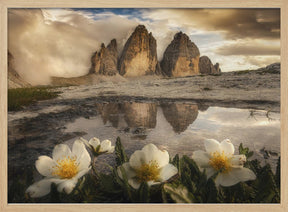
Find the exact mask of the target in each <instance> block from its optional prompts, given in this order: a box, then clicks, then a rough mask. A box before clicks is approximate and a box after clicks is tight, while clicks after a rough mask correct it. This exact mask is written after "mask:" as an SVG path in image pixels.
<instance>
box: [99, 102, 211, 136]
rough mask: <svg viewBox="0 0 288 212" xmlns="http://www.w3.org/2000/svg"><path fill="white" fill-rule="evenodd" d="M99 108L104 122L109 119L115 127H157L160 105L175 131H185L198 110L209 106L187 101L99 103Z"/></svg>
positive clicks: (194, 118)
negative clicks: (158, 103)
mask: <svg viewBox="0 0 288 212" xmlns="http://www.w3.org/2000/svg"><path fill="white" fill-rule="evenodd" d="M96 106H97V110H98V112H99V113H100V114H101V117H102V119H103V122H104V124H107V122H108V121H109V122H110V123H111V124H112V126H113V127H115V128H122V127H129V128H155V127H156V118H157V107H158V106H160V107H161V109H162V111H163V114H164V117H165V119H166V120H167V122H168V123H169V124H170V125H171V126H172V128H173V130H174V132H176V133H181V132H184V131H185V130H186V129H187V127H188V126H189V125H190V124H192V123H193V122H194V121H195V120H196V118H197V116H198V110H207V109H208V107H206V106H201V107H199V106H198V105H197V104H187V103H161V104H160V105H157V104H156V103H138V102H125V103H104V104H100V103H97V104H96Z"/></svg>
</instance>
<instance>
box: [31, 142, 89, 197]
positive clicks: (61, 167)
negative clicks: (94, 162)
mask: <svg viewBox="0 0 288 212" xmlns="http://www.w3.org/2000/svg"><path fill="white" fill-rule="evenodd" d="M90 164H91V158H90V155H89V153H88V152H87V150H86V148H85V145H84V144H83V143H82V142H81V141H80V140H76V141H75V142H74V144H73V147H72V152H71V150H70V148H69V147H68V146H67V145H66V144H58V145H56V146H55V147H54V150H53V152H52V158H50V157H48V156H40V157H39V158H38V160H37V161H36V163H35V166H36V169H37V170H38V172H39V173H40V174H41V175H43V176H45V178H44V179H42V180H40V181H38V182H36V183H34V184H33V185H31V186H29V187H28V189H27V190H26V193H28V194H29V195H30V197H33V198H35V197H42V196H45V195H47V194H48V193H49V192H50V187H51V184H52V183H55V184H56V185H57V190H58V191H59V192H62V191H65V192H66V193H67V194H69V193H71V192H72V190H73V189H74V187H75V185H76V184H77V182H78V179H79V178H81V177H82V176H83V175H85V174H86V173H87V172H88V171H89V169H90Z"/></svg>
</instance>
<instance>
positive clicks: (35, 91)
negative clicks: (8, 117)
mask: <svg viewBox="0 0 288 212" xmlns="http://www.w3.org/2000/svg"><path fill="white" fill-rule="evenodd" d="M57 96H58V93H57V92H54V91H51V88H50V89H49V88H47V87H31V88H13V89H8V111H16V110H21V109H22V108H23V106H27V105H30V104H32V103H34V102H36V101H39V100H46V99H52V98H55V97H57Z"/></svg>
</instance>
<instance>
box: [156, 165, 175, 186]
mask: <svg viewBox="0 0 288 212" xmlns="http://www.w3.org/2000/svg"><path fill="white" fill-rule="evenodd" d="M177 173H178V169H177V168H176V167H175V166H173V165H172V164H170V163H168V164H167V165H166V166H164V167H163V168H162V169H161V170H160V173H159V175H160V177H159V180H160V181H161V182H164V181H166V180H169V179H170V178H171V177H173V176H174V175H175V174H177Z"/></svg>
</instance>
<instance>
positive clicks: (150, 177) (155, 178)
mask: <svg viewBox="0 0 288 212" xmlns="http://www.w3.org/2000/svg"><path fill="white" fill-rule="evenodd" d="M122 167H123V169H124V170H125V173H126V176H127V180H128V183H129V184H130V185H131V186H132V187H133V188H135V189H138V188H139V186H140V184H141V183H142V182H147V184H148V185H149V186H151V185H155V184H159V183H161V182H164V181H167V180H168V179H170V178H171V177H173V176H174V175H176V174H177V172H178V170H177V168H176V167H175V166H173V165H172V164H169V154H168V152H167V151H161V150H159V149H158V148H157V147H156V146H155V145H154V144H148V145H146V146H144V147H143V149H142V150H137V151H135V152H134V153H133V154H132V155H131V157H130V160H129V162H127V163H124V164H123V165H122ZM117 172H118V175H119V177H120V178H122V179H123V176H122V172H121V168H120V167H118V169H117Z"/></svg>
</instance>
